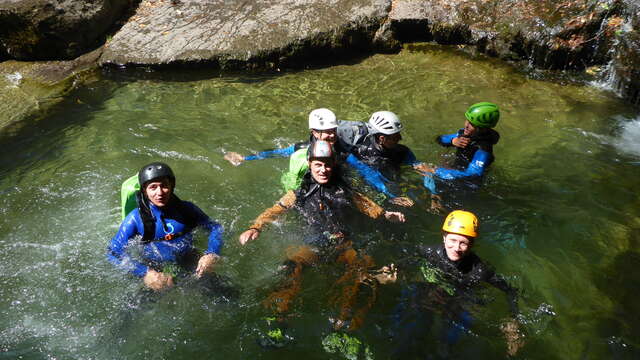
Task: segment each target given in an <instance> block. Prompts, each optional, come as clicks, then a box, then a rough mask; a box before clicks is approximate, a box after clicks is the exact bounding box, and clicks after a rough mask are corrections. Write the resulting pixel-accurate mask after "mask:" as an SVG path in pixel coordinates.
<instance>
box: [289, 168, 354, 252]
mask: <svg viewBox="0 0 640 360" xmlns="http://www.w3.org/2000/svg"><path fill="white" fill-rule="evenodd" d="M334 171H335V172H336V173H334V174H333V176H332V180H331V181H330V182H329V183H328V184H323V185H320V184H318V183H317V182H316V181H315V180H314V179H313V177H312V176H311V173H310V172H307V173H306V174H305V176H304V177H303V180H302V185H301V186H300V188H299V189H298V190H296V191H295V192H294V193H295V195H296V202H295V208H296V209H297V210H298V211H299V212H300V214H301V215H302V216H303V217H304V218H305V220H306V221H307V223H308V224H309V225H310V233H311V234H315V235H318V234H340V233H341V234H343V235H346V230H347V229H346V223H345V221H346V220H347V218H348V215H349V214H351V213H352V212H353V203H352V200H351V196H352V192H351V189H350V188H349V186H348V185H347V184H345V183H344V182H343V181H342V179H341V176H340V174H339V172H340V171H339V168H335V169H334ZM314 239H315V236H308V237H307V239H306V240H305V242H314V241H315V240H318V239H315V240H314ZM311 245H324V244H311Z"/></svg>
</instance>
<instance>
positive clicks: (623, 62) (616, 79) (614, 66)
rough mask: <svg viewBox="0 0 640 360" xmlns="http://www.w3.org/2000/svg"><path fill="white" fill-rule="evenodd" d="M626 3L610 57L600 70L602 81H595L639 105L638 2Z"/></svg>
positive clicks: (599, 85)
mask: <svg viewBox="0 0 640 360" xmlns="http://www.w3.org/2000/svg"><path fill="white" fill-rule="evenodd" d="M625 6H626V9H625V11H624V14H622V16H623V17H624V22H623V23H621V24H619V25H618V27H617V30H616V31H615V36H616V39H615V40H614V44H613V46H612V47H611V50H610V53H609V58H610V59H611V60H610V61H609V63H608V64H607V66H606V67H605V69H604V71H603V73H602V77H601V81H600V82H598V83H596V84H594V85H596V86H598V87H601V88H605V89H609V90H612V91H614V92H615V93H616V94H618V95H619V96H621V97H623V98H625V99H627V100H629V101H630V102H631V103H633V104H635V105H640V83H639V81H638V79H639V78H640V74H639V73H638V69H637V64H638V63H640V52H639V49H638V47H639V46H640V44H638V42H640V39H638V35H637V33H636V31H635V30H634V29H635V28H637V25H638V24H639V23H640V18H639V17H638V10H639V9H640V6H638V5H637V4H635V2H631V1H629V2H625Z"/></svg>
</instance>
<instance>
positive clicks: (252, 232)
mask: <svg viewBox="0 0 640 360" xmlns="http://www.w3.org/2000/svg"><path fill="white" fill-rule="evenodd" d="M258 236H260V231H259V230H258V229H249V230H247V231H245V232H243V233H242V234H240V244H241V245H245V244H246V243H248V242H249V241H251V240H255V239H257V238H258Z"/></svg>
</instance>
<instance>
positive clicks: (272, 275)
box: [0, 44, 640, 359]
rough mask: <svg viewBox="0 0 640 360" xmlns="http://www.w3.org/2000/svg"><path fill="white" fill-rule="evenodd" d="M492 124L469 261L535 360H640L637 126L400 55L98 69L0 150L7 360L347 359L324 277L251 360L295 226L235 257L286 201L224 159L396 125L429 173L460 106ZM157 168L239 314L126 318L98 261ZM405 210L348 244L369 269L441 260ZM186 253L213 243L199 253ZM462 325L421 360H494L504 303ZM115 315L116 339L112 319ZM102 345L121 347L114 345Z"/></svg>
mask: <svg viewBox="0 0 640 360" xmlns="http://www.w3.org/2000/svg"><path fill="white" fill-rule="evenodd" d="M478 101H493V102H496V103H498V104H499V105H500V106H501V111H502V118H501V120H500V123H499V124H498V126H497V130H498V131H499V132H500V134H501V141H500V142H499V144H498V145H497V146H496V147H495V156H496V159H497V160H496V162H495V163H494V164H493V165H492V167H491V169H490V172H489V176H488V177H487V179H486V181H485V186H484V187H483V188H482V189H481V190H480V191H479V192H477V193H476V194H475V195H474V196H472V197H470V198H469V199H468V200H467V202H466V203H465V207H466V208H467V209H469V210H472V211H474V212H476V213H477V214H478V215H479V216H480V220H481V232H482V235H481V238H480V239H479V240H478V243H477V246H476V248H475V251H476V252H477V253H478V254H479V255H480V256H481V257H482V258H483V259H485V260H486V261H488V262H490V263H491V264H493V265H494V266H495V267H496V268H497V270H498V271H499V272H500V273H501V274H503V275H504V276H505V277H506V278H507V279H508V280H509V282H510V283H511V284H513V285H515V286H516V287H518V288H519V289H521V298H520V310H521V315H520V321H521V322H522V323H523V325H522V327H523V329H524V331H525V332H526V342H527V343H526V345H525V347H524V348H522V350H521V351H520V353H519V356H521V357H522V358H529V359H603V358H615V359H637V358H639V357H640V348H639V347H640V342H639V341H638V339H639V338H640V336H639V335H640V305H639V304H640V302H638V301H637V294H639V293H640V277H639V276H638V268H639V267H640V254H639V252H638V248H637V246H638V245H639V244H640V236H639V235H638V233H637V232H636V230H639V229H640V206H639V205H640V200H639V198H638V193H637V184H638V175H639V174H640V167H639V166H640V142H639V141H638V135H640V117H639V115H638V112H637V109H633V108H631V107H629V106H628V105H625V104H624V103H623V102H621V101H620V100H618V99H617V98H616V97H615V96H613V95H612V94H611V93H610V92H608V91H605V90H602V89H600V88H598V87H594V86H583V85H580V84H575V83H572V82H569V81H564V82H563V81H555V82H545V81H541V80H537V79H536V77H535V76H527V74H523V73H521V72H519V71H516V70H514V69H513V68H511V67H510V66H508V65H505V64H503V63H501V62H499V61H496V60H492V59H486V58H473V57H471V56H469V55H466V54H463V53H460V52H458V51H456V50H455V49H449V48H444V47H439V46H431V45H421V44H414V45H408V46H406V47H405V49H404V50H403V51H402V52H400V53H399V54H395V55H374V56H371V57H368V58H366V59H363V60H361V61H357V62H354V63H353V64H344V65H338V66H333V67H330V68H323V69H311V70H305V71H297V72H282V73H275V74H270V75H264V74H260V75H237V74H236V75H234V74H226V75H222V76H221V75H220V74H218V73H215V72H213V71H207V70H197V71H195V70H194V71H186V70H183V71H163V72H157V71H153V70H150V69H137V70H128V71H124V70H113V69H112V70H108V71H104V72H103V73H102V74H100V75H98V76H97V77H96V78H95V79H94V80H93V81H91V82H89V83H88V84H87V85H86V86H83V87H82V88H81V89H79V90H77V91H75V92H73V93H72V94H71V95H69V96H68V98H67V99H66V100H65V101H64V102H63V103H62V104H61V105H60V106H57V107H56V108H55V109H54V110H53V111H52V112H50V113H49V114H48V115H47V116H46V117H44V118H34V119H30V120H26V121H25V122H23V123H22V124H21V125H20V126H12V127H9V128H5V129H3V130H2V131H1V132H0V148H2V154H1V155H0V194H1V195H2V196H1V197H0V215H2V216H0V229H1V230H2V231H0V252H1V253H2V254H3V256H2V261H1V262H0V359H122V358H129V359H193V358H207V359H254V358H260V359H284V358H287V359H289V358H291V359H293V358H300V357H302V356H304V357H305V358H306V359H327V358H340V357H339V356H338V355H335V354H333V355H331V354H328V353H327V352H326V351H325V349H323V346H322V338H323V337H324V336H326V335H327V334H328V333H329V332H330V329H331V326H330V324H329V321H328V319H329V318H331V317H332V316H334V315H335V314H334V313H335V309H334V307H332V306H331V305H330V304H329V301H328V298H329V295H327V294H329V293H331V291H332V285H331V284H332V276H333V275H335V274H334V273H335V272H336V269H335V267H333V266H331V265H327V266H318V267H315V268H311V269H309V270H308V271H307V273H306V274H305V277H304V283H303V289H302V291H301V293H300V295H299V297H298V299H297V301H296V303H295V307H294V310H293V313H292V318H291V321H290V324H289V325H290V329H289V331H290V332H291V335H292V336H293V337H294V338H295V341H294V342H293V343H291V344H289V345H287V346H286V347H284V348H282V349H263V348H261V347H260V346H258V345H257V343H256V329H257V327H258V325H257V324H258V323H259V322H260V321H261V319H262V317H263V316H265V311H264V310H263V307H262V305H261V303H262V300H263V299H264V297H265V296H266V294H267V293H269V291H270V289H273V288H274V287H275V286H276V285H277V282H278V266H279V265H280V264H281V263H282V261H283V260H284V252H285V249H286V248H287V247H288V246H290V245H292V244H296V243H297V242H299V241H300V239H299V238H298V236H297V235H299V234H300V231H299V229H300V227H301V226H302V221H301V220H300V219H299V218H297V217H296V216H286V217H284V218H283V221H281V222H280V224H279V225H278V226H273V227H271V228H269V230H267V231H265V232H264V233H263V234H262V236H261V238H260V239H259V240H258V241H255V242H253V243H251V244H249V245H247V246H245V247H241V246H240V245H239V244H238V240H237V239H238V236H239V234H240V233H241V232H242V231H243V230H244V229H246V227H247V226H248V225H249V224H250V222H251V220H252V219H253V218H255V216H256V215H257V214H258V213H260V212H261V211H262V210H263V209H264V208H266V207H267V206H270V205H272V204H273V203H274V202H275V201H276V200H277V199H278V198H279V197H280V196H281V194H282V190H281V187H280V183H279V182H280V181H279V180H280V174H281V173H282V172H283V171H284V170H285V169H286V168H287V166H288V161H287V160H286V159H268V160H262V161H250V162H246V163H244V164H242V165H241V166H239V167H234V166H231V165H230V164H229V163H227V162H226V161H224V160H223V158H222V157H223V155H224V153H225V152H227V151H236V152H240V153H243V154H248V153H251V152H255V151H259V150H263V149H268V148H274V147H281V146H286V145H288V144H291V143H293V142H297V141H299V140H301V139H305V138H306V137H307V134H308V133H307V129H306V126H307V120H306V119H307V114H308V112H309V111H310V110H311V109H314V108H317V107H328V108H330V109H332V110H334V111H335V113H336V114H337V115H338V118H340V119H345V120H362V121H365V120H367V119H368V117H369V115H370V114H371V113H372V112H374V111H378V110H391V111H394V112H395V113H397V114H398V115H399V116H400V118H401V120H402V121H403V123H404V125H405V130H404V132H403V138H404V139H403V143H404V144H406V145H408V146H409V147H410V148H411V149H412V150H413V151H414V153H415V154H416V155H417V156H418V158H419V159H421V160H423V161H426V162H431V163H435V164H438V163H442V161H443V158H447V157H450V155H451V151H448V150H446V149H444V148H441V147H439V146H438V145H437V144H436V143H435V141H434V138H435V136H436V135H438V134H444V133H451V132H453V131H454V130H456V129H458V128H459V127H460V126H461V125H462V124H463V122H464V111H465V109H466V108H467V107H468V106H469V105H470V104H472V103H475V102H478ZM153 160H160V161H165V162H167V163H169V164H170V165H171V166H172V167H173V169H174V170H175V172H176V173H177V178H178V179H177V193H178V194H179V195H180V196H181V197H182V198H183V199H188V200H191V201H193V202H195V203H196V204H198V205H199V206H200V207H201V208H202V209H203V210H204V211H205V212H206V213H208V214H209V215H210V216H211V217H213V218H214V219H216V220H217V221H219V222H220V223H221V224H223V225H224V227H225V234H224V237H225V246H224V248H223V254H224V261H223V263H222V264H220V265H219V266H218V267H217V271H218V272H219V273H220V274H222V275H224V276H225V277H227V278H228V279H230V281H231V282H232V283H233V284H235V286H236V288H237V289H238V290H239V291H240V296H239V297H237V298H233V299H231V300H229V301H227V299H226V298H223V297H216V298H210V297H208V296H203V295H202V294H201V293H199V292H198V291H196V290H194V289H192V288H190V287H189V286H186V285H185V286H181V287H178V288H176V289H173V290H172V291H169V292H167V293H166V294H164V295H163V296H162V297H160V298H159V299H158V300H157V301H156V302H153V303H151V304H147V305H146V306H144V307H142V308H139V309H133V310H132V309H129V310H127V309H126V308H127V307H128V304H129V302H130V299H131V298H132V297H135V296H136V294H137V292H138V290H139V286H140V284H139V280H137V279H134V278H132V277H128V276H126V275H124V274H122V273H121V272H119V271H116V270H115V269H114V267H113V266H112V265H111V264H110V263H108V262H107V260H106V258H105V249H106V246H107V244H108V242H109V240H110V238H111V237H112V236H113V235H114V234H115V232H116V231H117V229H118V225H119V223H120V208H119V205H120V204H119V187H120V184H121V183H122V181H124V180H125V179H126V178H128V177H129V176H131V175H132V174H134V173H135V172H136V171H137V170H138V169H139V168H140V167H141V166H142V165H143V164H145V163H148V162H150V161H153ZM406 178H407V188H408V189H409V191H410V193H411V194H412V196H414V197H415V198H416V199H417V200H418V204H417V205H416V206H415V207H414V208H412V209H409V210H407V217H408V221H407V223H406V224H404V225H397V224H392V225H388V224H385V223H382V222H375V223H365V224H363V225H362V226H361V227H360V231H359V232H358V233H357V234H355V235H354V238H355V240H356V242H357V243H358V244H360V245H359V246H361V248H362V249H363V250H364V251H366V252H367V253H369V254H371V255H373V256H374V258H375V259H376V262H377V263H378V264H385V263H390V262H394V261H397V259H398V258H399V257H402V256H403V253H404V251H405V249H410V248H411V247H412V246H414V245H416V244H425V245H432V244H437V243H438V242H439V241H440V240H439V239H441V238H440V232H439V228H440V226H441V224H442V220H443V216H442V215H437V214H433V213H430V212H427V211H426V203H427V201H426V200H425V199H427V198H428V194H427V193H426V191H425V190H424V188H422V186H421V185H420V183H419V179H418V178H417V175H413V174H407V176H406ZM197 241H198V244H199V245H201V246H202V245H204V242H205V241H206V239H205V236H204V235H203V234H198V236H197ZM396 290H397V288H394V287H393V286H392V287H389V288H388V289H387V288H380V289H379V292H378V299H377V302H376V304H375V305H374V307H373V308H372V309H371V311H370V312H369V315H368V317H367V318H366V321H365V324H364V326H363V327H362V329H360V330H358V331H356V332H355V334H354V336H355V337H357V338H358V339H359V340H360V341H362V342H363V343H365V344H367V345H368V346H369V347H370V349H371V352H372V353H373V356H374V357H376V358H380V359H384V358H389V357H390V356H391V354H392V353H393V351H394V349H393V346H394V345H393V344H394V343H393V342H392V341H391V340H389V338H390V335H392V334H390V333H391V332H392V331H393V319H392V317H393V316H392V315H393V313H394V311H395V310H394V309H396V305H397V299H398V297H397V296H395V292H394V291H396ZM483 299H484V300H486V301H484V303H485V304H484V305H482V306H477V307H475V308H474V317H475V318H476V324H475V325H474V327H472V328H471V329H470V330H469V331H467V332H466V333H464V334H463V335H462V336H461V339H460V340H459V341H458V343H456V344H455V345H454V346H450V349H444V350H443V349H442V346H441V345H442V344H441V342H440V341H439V339H440V338H439V337H440V332H441V331H440V330H441V329H440V330H439V327H445V328H446V325H443V324H442V323H443V321H442V320H440V321H438V318H440V317H441V316H440V314H438V313H436V314H435V315H434V316H435V318H436V320H434V321H433V322H434V324H433V326H431V327H426V330H425V331H426V332H427V336H426V338H427V341H425V343H424V348H426V349H427V350H426V352H427V353H428V354H430V356H431V357H430V358H436V359H437V358H443V357H446V356H451V357H453V358H469V357H471V356H473V357H474V358H477V359H494V358H500V357H504V354H505V344H504V339H503V338H502V336H501V333H500V330H499V326H500V324H501V322H502V321H503V320H504V319H505V318H506V317H508V306H507V304H506V301H505V300H504V295H503V294H502V293H500V292H499V291H497V290H495V289H485V290H484V294H483ZM127 311H129V314H130V317H129V318H128V319H127V321H126V326H122V324H121V322H122V317H121V316H120V314H121V313H122V312H127ZM114 329H117V330H114Z"/></svg>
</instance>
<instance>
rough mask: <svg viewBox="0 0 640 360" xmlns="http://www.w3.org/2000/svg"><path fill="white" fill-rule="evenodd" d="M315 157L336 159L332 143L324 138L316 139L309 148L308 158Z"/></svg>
mask: <svg viewBox="0 0 640 360" xmlns="http://www.w3.org/2000/svg"><path fill="white" fill-rule="evenodd" d="M313 159H331V160H335V157H334V153H333V148H332V147H331V144H329V143H328V142H326V141H324V140H316V141H314V142H313V143H312V144H311V145H310V146H309V150H307V160H313Z"/></svg>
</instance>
